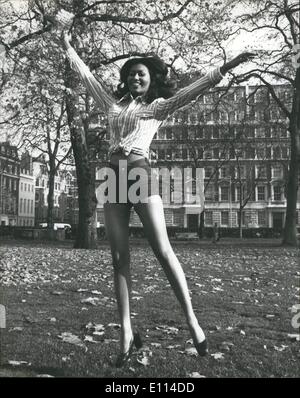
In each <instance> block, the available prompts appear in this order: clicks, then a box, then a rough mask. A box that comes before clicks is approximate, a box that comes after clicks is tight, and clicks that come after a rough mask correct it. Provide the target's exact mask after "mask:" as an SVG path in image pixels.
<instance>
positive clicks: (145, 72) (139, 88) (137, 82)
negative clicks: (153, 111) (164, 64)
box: [127, 64, 151, 97]
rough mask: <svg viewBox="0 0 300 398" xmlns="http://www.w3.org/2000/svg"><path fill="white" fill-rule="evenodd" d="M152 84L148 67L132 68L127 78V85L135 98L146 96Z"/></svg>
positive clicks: (136, 65) (138, 65) (134, 66)
mask: <svg viewBox="0 0 300 398" xmlns="http://www.w3.org/2000/svg"><path fill="white" fill-rule="evenodd" d="M150 83H151V77H150V72H149V69H148V68H147V66H146V65H144V64H135V65H133V66H132V67H131V69H130V71H129V75H128V78H127V85H128V88H129V90H130V92H131V94H132V95H133V96H134V97H136V96H138V95H143V94H146V93H147V91H148V90H149V87H150Z"/></svg>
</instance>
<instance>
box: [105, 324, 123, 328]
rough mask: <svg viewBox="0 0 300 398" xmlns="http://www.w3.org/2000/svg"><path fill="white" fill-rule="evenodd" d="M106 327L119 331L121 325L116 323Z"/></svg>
mask: <svg viewBox="0 0 300 398" xmlns="http://www.w3.org/2000/svg"><path fill="white" fill-rule="evenodd" d="M107 326H108V327H109V328H114V329H120V328H121V325H120V324H118V323H109V324H108V325H107Z"/></svg>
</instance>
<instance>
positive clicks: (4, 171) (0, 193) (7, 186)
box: [0, 142, 20, 226]
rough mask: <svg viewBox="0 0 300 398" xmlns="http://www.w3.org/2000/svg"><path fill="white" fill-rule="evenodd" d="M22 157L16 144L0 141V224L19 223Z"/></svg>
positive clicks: (12, 224)
mask: <svg viewBox="0 0 300 398" xmlns="http://www.w3.org/2000/svg"><path fill="white" fill-rule="evenodd" d="M19 178H20V159H19V157H18V151H17V148H16V146H13V145H11V144H10V143H9V142H0V225H11V226H14V225H17V222H18V197H19V193H18V191H19Z"/></svg>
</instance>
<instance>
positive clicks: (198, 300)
mask: <svg viewBox="0 0 300 398" xmlns="http://www.w3.org/2000/svg"><path fill="white" fill-rule="evenodd" d="M173 247H174V250H175V252H176V254H177V256H178V258H179V260H180V261H181V264H182V266H183V268H184V270H185V273H186V277H187V280H188V285H189V289H190V292H191V295H192V300H193V304H194V308H195V311H196V314H197V317H198V319H199V321H200V324H201V325H202V327H203V329H204V331H205V333H206V335H207V339H208V342H209V348H210V355H208V357H206V358H199V357H198V356H195V355H194V354H195V353H194V349H193V345H192V344H191V343H190V342H189V340H190V336H189V333H188V330H187V327H186V325H185V321H184V318H183V315H182V312H181V310H180V308H179V305H178V303H177V301H176V299H175V297H174V295H173V293H172V291H171V289H170V287H169V285H168V282H167V280H166V278H165V276H164V274H163V272H162V270H161V268H160V266H159V264H158V262H157V260H156V259H155V258H154V256H153V254H152V251H151V249H150V248H149V247H148V246H147V244H143V243H141V242H140V243H135V242H133V243H132V245H131V259H132V279H133V283H132V289H133V292H132V307H131V311H132V319H133V325H134V328H135V329H138V330H139V332H140V334H141V336H142V339H143V342H144V345H143V348H142V349H141V350H140V351H139V352H138V353H135V354H134V355H133V357H132V359H131V360H130V362H129V363H128V365H126V366H125V367H124V368H122V369H116V368H115V367H114V366H113V363H114V361H115V358H116V356H117V354H118V339H119V327H118V315H117V311H116V302H115V299H114V290H113V283H112V281H113V278H112V266H111V260H110V251H109V248H108V246H107V245H106V244H105V243H103V245H102V246H101V247H99V249H97V250H78V249H77V250H75V249H72V248H71V246H68V245H65V246H63V245H62V246H59V247H55V246H54V245H53V244H52V245H50V244H49V245H47V244H34V245H32V244H30V243H27V244H25V243H24V244H23V243H17V242H11V243H8V242H2V243H1V242H0V275H1V293H0V294H1V296H0V303H2V304H4V305H5V307H6V315H7V319H6V321H7V324H6V329H0V331H1V351H2V352H1V367H0V376H2V377H3V376H36V375H45V374H46V375H52V376H64V377H100V378H102V377H132V378H136V377H146V378H149V377H151V378H152V377H154V378H159V377H175V378H179V377H180V378H181V377H200V376H204V377H207V378H211V377H221V378H228V377H235V378H241V377H252V378H260V377H299V376H300V342H299V341H297V340H296V339H295V338H293V336H291V335H295V334H297V333H299V330H296V329H294V328H293V326H292V324H291V322H292V318H293V316H294V315H295V314H293V313H292V312H291V307H292V306H293V305H296V304H299V281H300V268H299V250H298V249H294V248H290V249H289V248H282V247H279V246H278V245H275V244H268V245H266V247H264V245H263V244H260V245H255V244H251V245H249V246H247V245H239V244H235V243H234V241H232V242H231V243H230V242H227V243H226V244H225V243H224V244H223V245H219V246H214V245H213V244H211V243H210V242H206V244H203V243H201V244H199V243H198V242H192V243H185V244H178V243H176V242H175V243H174V244H173ZM298 322H299V320H298ZM13 361H17V362H13ZM22 361H24V362H22Z"/></svg>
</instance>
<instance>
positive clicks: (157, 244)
mask: <svg viewBox="0 0 300 398" xmlns="http://www.w3.org/2000/svg"><path fill="white" fill-rule="evenodd" d="M135 210H136V212H137V213H138V215H139V217H140V219H141V221H142V223H143V226H144V231H145V235H146V236H147V238H148V240H149V243H150V245H151V247H152V249H153V251H154V254H155V255H156V257H157V259H158V260H159V262H160V264H161V265H162V267H163V269H164V271H165V274H166V276H167V278H168V280H169V282H170V285H171V287H172V289H173V291H174V293H175V295H176V297H177V299H178V301H179V303H180V305H181V307H182V309H183V312H184V315H185V317H186V320H187V324H188V327H189V329H190V333H191V336H192V338H193V341H194V343H201V342H202V341H203V340H204V339H205V335H204V333H203V330H202V329H201V327H200V326H199V324H198V321H197V318H196V316H195V313H194V310H193V307H192V303H191V299H190V295H189V291H188V286H187V282H186V278H185V275H184V272H183V269H182V267H181V265H180V263H179V261H178V259H177V257H176V255H175V253H174V251H173V249H172V247H171V245H170V242H169V238H168V234H167V229H166V223H165V217H164V210H163V204H162V200H161V197H160V196H158V195H155V196H151V197H150V198H148V203H139V204H137V205H135Z"/></svg>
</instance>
